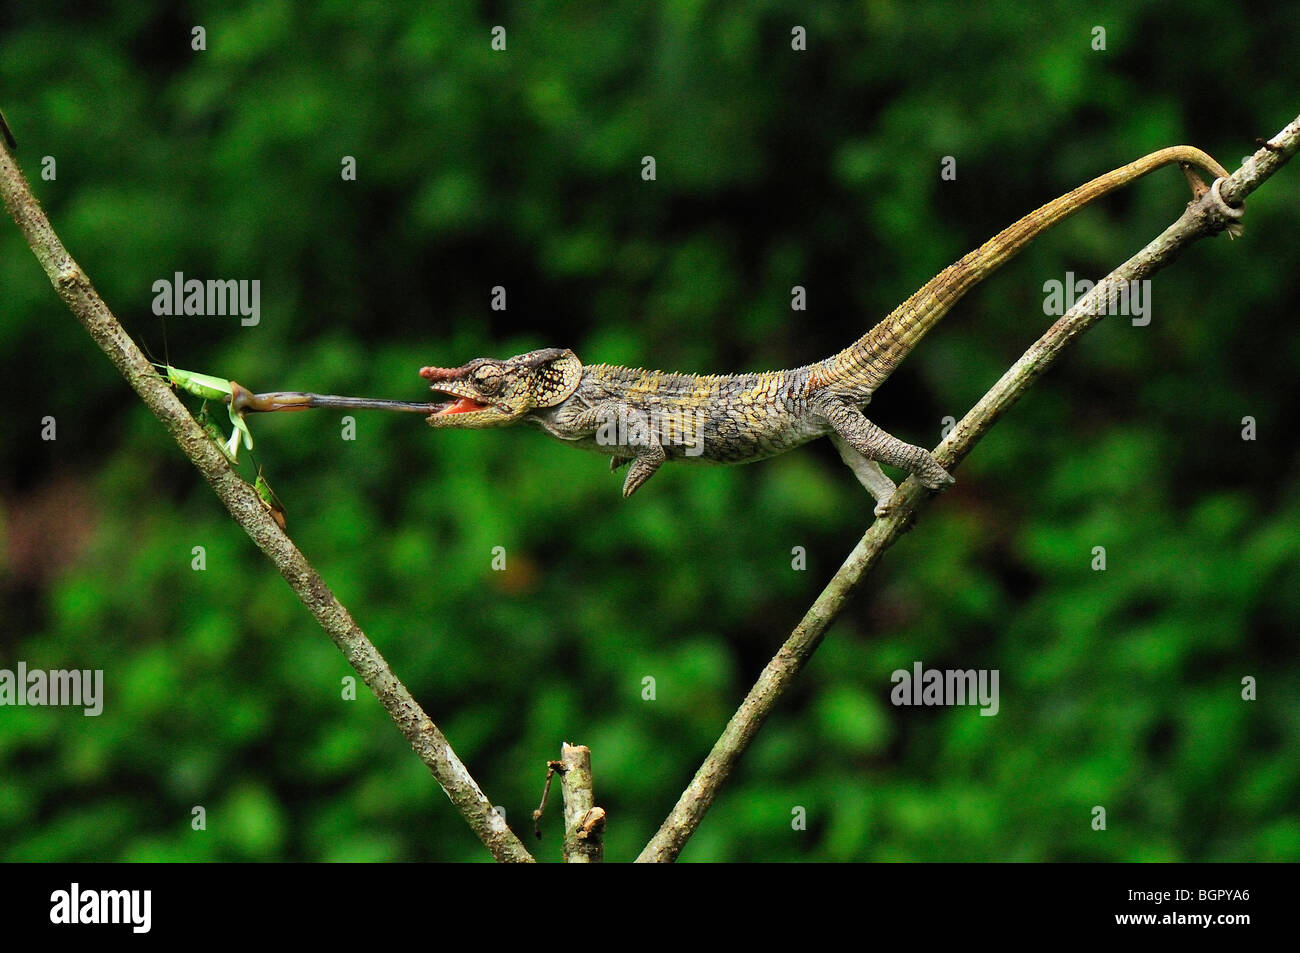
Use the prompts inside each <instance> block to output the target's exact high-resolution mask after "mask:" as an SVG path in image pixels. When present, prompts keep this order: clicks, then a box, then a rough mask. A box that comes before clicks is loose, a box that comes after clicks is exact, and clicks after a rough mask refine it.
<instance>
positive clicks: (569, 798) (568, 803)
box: [560, 741, 605, 864]
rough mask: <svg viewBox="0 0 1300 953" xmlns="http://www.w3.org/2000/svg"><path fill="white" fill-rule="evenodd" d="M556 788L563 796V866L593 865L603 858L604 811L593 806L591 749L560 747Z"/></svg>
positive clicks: (572, 746)
mask: <svg viewBox="0 0 1300 953" xmlns="http://www.w3.org/2000/svg"><path fill="white" fill-rule="evenodd" d="M560 761H561V762H562V763H563V765H564V767H563V768H562V769H560V770H561V771H562V774H561V776H560V788H561V790H562V791H563V793H564V862H565V863H566V864H597V863H600V861H602V860H603V859H604V857H605V848H604V836H603V835H604V832H605V810H604V808H600V807H597V806H596V800H595V794H594V790H593V781H592V776H591V749H590V748H588V747H587V746H586V745H571V744H569V743H568V742H567V741H566V742H565V743H564V744H563V745H562V746H561V747H560Z"/></svg>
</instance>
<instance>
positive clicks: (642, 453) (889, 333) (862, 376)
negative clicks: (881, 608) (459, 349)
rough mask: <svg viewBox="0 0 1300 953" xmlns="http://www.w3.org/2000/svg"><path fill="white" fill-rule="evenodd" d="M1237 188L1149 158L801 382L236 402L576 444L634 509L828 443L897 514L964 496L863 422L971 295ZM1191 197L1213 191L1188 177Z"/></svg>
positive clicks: (1033, 218)
mask: <svg viewBox="0 0 1300 953" xmlns="http://www.w3.org/2000/svg"><path fill="white" fill-rule="evenodd" d="M1173 163H1178V164H1179V165H1180V167H1182V168H1183V170H1184V171H1185V172H1188V170H1189V169H1190V168H1192V167H1197V168H1200V169H1202V170H1204V171H1205V172H1208V173H1210V174H1212V175H1213V177H1214V178H1215V179H1219V178H1222V177H1224V176H1226V175H1227V174H1228V172H1227V170H1226V169H1224V168H1223V167H1222V166H1221V165H1220V164H1219V163H1218V162H1216V161H1215V160H1214V159H1213V158H1211V157H1210V156H1209V155H1207V154H1206V153H1204V152H1202V151H1201V150H1199V149H1196V148H1194V147H1192V146H1173V147H1170V148H1167V149H1162V150H1160V151H1157V152H1153V153H1150V154H1149V155H1146V156H1143V157H1142V158H1140V159H1137V160H1136V161H1134V162H1131V163H1129V164H1128V165H1124V166H1121V167H1119V168H1117V169H1114V170H1112V171H1110V172H1107V173H1105V174H1104V175H1101V176H1099V177H1097V178H1095V179H1092V180H1091V181H1089V182H1087V183H1085V184H1084V185H1081V186H1079V187H1078V188H1076V189H1074V190H1073V191H1071V192H1068V193H1066V194H1065V195H1062V196H1060V197H1059V198H1056V199H1054V200H1053V201H1051V202H1048V203H1047V204H1046V205H1044V206H1042V207H1041V208H1039V209H1037V210H1035V211H1033V212H1030V213H1029V214H1028V215H1025V216H1024V217H1023V218H1021V219H1019V220H1018V221H1016V222H1015V223H1014V224H1012V225H1010V226H1008V227H1007V228H1005V229H1003V230H1002V231H1001V232H999V233H998V234H996V235H995V236H993V237H992V238H991V239H989V240H988V241H986V242H985V243H984V244H983V245H981V246H980V247H979V248H977V249H975V250H974V251H972V252H970V253H969V254H967V255H965V256H964V257H962V258H961V259H959V260H958V261H956V262H954V263H953V264H951V265H949V266H948V267H947V268H945V269H943V270H942V271H940V272H939V273H938V274H937V275H935V276H934V277H933V278H932V279H930V280H929V281H928V282H926V283H925V285H924V286H922V287H921V288H920V289H919V290H918V291H917V292H916V293H915V294H913V295H912V296H911V297H910V298H908V299H907V300H906V301H904V302H903V303H902V304H900V305H899V306H898V307H897V308H895V309H894V310H893V311H892V312H891V313H890V314H889V315H888V316H887V317H885V318H884V319H883V320H882V321H880V322H879V323H878V324H876V325H875V326H874V327H872V328H871V329H870V330H869V331H867V333H866V334H864V335H863V336H862V337H860V338H858V339H857V340H856V341H854V342H853V343H852V344H850V345H849V346H848V347H846V348H845V349H844V350H842V351H840V352H839V353H838V354H835V355H832V356H831V357H828V358H826V359H824V360H821V361H817V362H816V363H814V364H808V365H804V366H802V367H796V368H793V369H790V370H778V371H766V372H761V373H746V374H710V375H700V374H682V373H667V372H663V371H658V370H645V369H643V368H630V367H620V366H616V365H611V364H584V363H583V362H582V361H581V360H580V359H579V358H578V356H577V354H576V353H574V351H572V350H571V349H569V348H560V347H547V348H541V349H539V350H534V351H529V352H527V353H525V354H517V355H515V356H513V357H508V358H504V359H497V358H491V357H479V358H475V359H473V360H471V361H469V362H467V363H465V364H462V365H460V366H459V367H432V366H430V367H423V368H421V369H420V372H419V373H420V376H421V377H422V378H424V379H425V380H426V381H428V382H429V386H430V389H431V390H432V391H434V392H435V394H437V395H439V396H441V397H444V398H447V399H446V400H444V401H441V402H437V403H430V404H417V403H406V402H398V401H366V400H364V399H360V398H343V397H327V396H323V395H315V394H299V393H279V394H263V395H254V394H251V393H250V392H248V391H246V390H244V389H243V388H237V389H236V392H235V397H234V403H236V404H238V405H239V408H238V409H240V410H254V411H256V410H292V409H300V408H305V407H308V406H313V407H329V406H340V407H376V408H380V409H390V410H407V411H419V412H422V413H426V414H427V418H426V419H427V421H428V423H429V425H430V426H432V427H434V428H437V429H460V430H484V429H490V428H495V427H505V426H510V425H512V424H525V425H528V426H531V427H535V428H537V429H540V430H541V431H543V432H544V433H545V434H547V435H549V436H551V437H553V438H555V439H557V440H561V441H563V442H564V443H566V444H568V445H570V446H573V447H578V448H581V449H585V450H591V451H596V452H599V453H602V454H608V455H609V456H610V469H611V471H617V470H618V469H619V468H621V467H623V466H627V467H628V470H627V475H626V477H625V478H624V481H623V496H624V497H625V498H626V497H630V496H631V495H632V494H634V493H636V492H637V490H639V489H640V488H641V487H642V486H644V485H645V482H646V481H647V480H649V479H650V478H651V477H652V476H654V474H655V473H656V472H658V470H659V468H660V467H661V466H663V465H664V464H665V463H668V462H670V461H671V462H674V463H691V464H738V463H750V462H753V461H757V460H763V459H767V458H769V457H773V456H776V455H778V454H781V453H785V452H786V451H788V450H793V449H794V448H796V447H799V446H802V445H803V444H805V443H808V442H809V441H811V440H816V439H818V438H820V437H828V438H829V439H830V440H831V442H832V443H833V444H834V446H835V448H836V449H837V450H838V452H839V455H840V457H841V458H842V459H843V460H844V462H845V463H846V464H847V465H848V467H849V468H850V469H851V470H852V471H853V473H854V474H855V476H856V477H857V478H858V480H859V481H860V482H861V483H862V485H863V486H864V487H865V488H866V490H867V492H868V493H870V494H871V496H872V497H873V498H874V500H875V504H876V505H875V513H876V515H877V516H884V515H887V514H888V513H889V504H890V500H891V498H892V496H893V494H894V491H895V489H896V486H895V484H894V482H893V480H892V479H890V477H889V476H888V475H887V474H886V473H885V472H884V471H883V470H882V469H881V466H880V465H881V464H882V463H883V464H888V465H890V466H893V467H897V468H899V469H901V470H903V471H905V472H907V473H909V474H913V475H915V476H916V477H917V478H918V479H919V480H920V482H921V483H922V484H923V485H924V486H926V487H928V488H929V489H931V490H940V489H943V488H945V487H946V486H948V485H949V484H951V483H953V482H954V480H953V477H952V475H951V474H949V473H948V472H947V471H946V470H945V469H944V468H943V467H942V466H940V465H939V463H938V462H937V461H936V460H935V458H934V457H933V456H932V455H931V453H930V452H929V451H928V450H926V449H924V448H922V447H918V446H914V445H912V444H909V443H906V442H904V441H903V440H900V439H898V438H897V437H894V436H893V435H891V434H889V433H887V432H886V431H885V430H883V429H882V428H881V427H880V426H878V425H877V424H875V423H873V422H872V421H871V420H869V419H868V418H867V416H866V414H865V413H864V412H863V410H864V408H865V407H866V406H867V404H869V403H870V401H871V399H872V397H873V396H874V395H875V392H876V391H877V390H878V389H879V388H880V386H881V385H882V384H883V383H884V382H885V381H886V380H887V379H888V377H889V376H890V374H891V373H893V371H894V369H895V368H897V367H898V365H899V363H900V362H901V361H902V360H903V359H904V358H905V357H906V356H907V355H908V354H909V353H910V352H911V350H912V349H913V348H914V347H915V346H916V345H917V343H918V342H919V341H920V340H921V338H922V337H924V336H925V334H926V333H927V332H928V331H929V330H930V329H931V328H932V327H934V325H935V324H936V323H938V321H939V320H940V319H941V318H942V317H943V316H944V315H945V314H946V313H947V312H948V310H949V309H950V308H952V306H953V305H954V304H956V303H957V302H958V301H959V300H960V299H961V298H962V296H963V295H965V294H966V293H967V292H968V291H969V290H970V289H971V288H972V287H974V286H975V285H977V284H979V283H980V282H981V281H983V280H984V279H985V278H987V277H989V276H990V275H991V274H993V272H995V271H996V270H997V269H998V268H999V267H1001V266H1002V265H1003V264H1005V263H1006V262H1007V261H1009V260H1010V259H1011V258H1012V257H1014V256H1015V255H1016V254H1017V253H1018V252H1020V251H1021V249H1023V248H1024V247H1025V246H1026V245H1027V244H1028V243H1029V242H1031V241H1032V240H1033V239H1034V238H1035V237H1037V236H1038V235H1040V234H1041V233H1042V232H1044V231H1045V230H1047V229H1049V228H1051V227H1052V226H1053V225H1055V224H1057V223H1058V222H1060V221H1062V220H1063V219H1065V218H1066V217H1068V216H1070V215H1072V214H1073V213H1075V212H1077V211H1078V210H1080V209H1082V208H1083V207H1085V206H1086V205H1088V204H1089V203H1091V202H1093V201H1094V200H1096V199H1098V198H1100V197H1101V196H1103V195H1106V194H1107V193H1109V192H1111V191H1114V190H1115V189H1118V188H1120V187H1122V186H1125V185H1128V184H1129V183H1131V182H1133V181H1134V180H1135V179H1138V178H1140V177H1141V176H1144V175H1146V174H1147V173H1149V172H1152V171H1154V170H1156V169H1159V168H1162V167H1163V166H1166V165H1170V164H1173ZM1188 178H1189V181H1191V182H1193V188H1194V189H1195V188H1196V187H1197V185H1200V187H1201V188H1204V186H1203V184H1201V183H1199V180H1196V179H1194V177H1193V176H1192V175H1191V174H1190V173H1189V174H1188Z"/></svg>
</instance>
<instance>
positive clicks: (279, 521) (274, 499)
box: [253, 467, 285, 530]
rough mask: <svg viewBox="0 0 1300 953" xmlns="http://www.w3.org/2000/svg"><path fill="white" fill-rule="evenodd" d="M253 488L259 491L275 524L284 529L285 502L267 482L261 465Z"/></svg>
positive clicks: (260, 497)
mask: <svg viewBox="0 0 1300 953" xmlns="http://www.w3.org/2000/svg"><path fill="white" fill-rule="evenodd" d="M253 489H254V490H256V491H257V495H258V498H259V499H261V501H262V505H263V506H264V507H266V511H267V512H268V513H270V514H271V519H273V520H275V525H276V526H278V527H280V529H282V530H283V529H284V528H285V519H284V504H283V503H281V502H280V498H279V497H278V496H276V495H275V490H273V489H271V484H269V483H267V482H266V477H264V476H262V468H261V467H258V468H257V479H256V480H254V481H253Z"/></svg>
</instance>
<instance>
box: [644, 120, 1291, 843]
mask: <svg viewBox="0 0 1300 953" xmlns="http://www.w3.org/2000/svg"><path fill="white" fill-rule="evenodd" d="M1297 148H1300V117H1297V118H1296V119H1295V120H1293V121H1292V122H1291V123H1290V124H1289V125H1288V126H1287V127H1286V128H1285V129H1283V130H1282V131H1281V132H1280V133H1278V134H1277V135H1276V136H1274V137H1273V138H1272V139H1271V140H1270V141H1269V143H1268V145H1267V146H1265V147H1263V148H1261V149H1260V150H1259V151H1258V152H1256V153H1255V154H1254V155H1253V156H1251V158H1250V159H1248V160H1247V161H1246V162H1245V163H1244V164H1243V165H1242V167H1241V168H1240V169H1238V170H1237V171H1236V172H1234V173H1233V174H1232V175H1231V176H1229V177H1228V178H1227V179H1226V180H1222V181H1221V182H1220V183H1219V189H1218V191H1219V194H1220V195H1221V196H1222V198H1223V200H1224V202H1226V203H1227V206H1231V207H1235V206H1239V205H1240V204H1241V202H1242V200H1244V199H1245V197H1246V196H1247V195H1249V194H1250V193H1251V192H1253V191H1254V190H1255V189H1256V188H1258V186H1259V185H1260V184H1261V183H1262V182H1263V181H1264V180H1266V179H1267V178H1268V177H1269V176H1271V175H1272V174H1273V173H1274V172H1276V171H1277V170H1278V169H1279V168H1281V167H1282V166H1283V165H1284V164H1285V163H1286V162H1287V160H1289V159H1290V158H1291V156H1293V155H1294V154H1295V153H1296V150H1297ZM1235 219H1236V214H1235V213H1234V212H1233V211H1232V209H1231V208H1225V206H1224V205H1222V204H1220V203H1219V202H1218V200H1217V199H1216V198H1215V196H1214V194H1213V191H1208V192H1206V193H1205V194H1203V195H1201V196H1199V197H1198V198H1197V199H1195V200H1194V201H1193V202H1191V203H1190V204H1189V205H1188V207H1187V209H1186V211H1184V213H1183V214H1182V216H1181V217H1180V218H1179V219H1178V221H1176V222H1175V223H1174V224H1173V225H1171V226H1170V227H1169V228H1167V229H1165V231H1164V232H1163V233H1162V234H1161V235H1160V236H1159V237H1158V238H1156V239H1155V240H1154V241H1153V242H1151V243H1150V244H1149V245H1147V246H1146V248H1144V249H1142V251H1141V252H1139V253H1138V254H1136V255H1134V256H1133V257H1132V258H1130V259H1129V260H1128V261H1127V262H1125V263H1124V264H1123V265H1121V266H1120V267H1119V268H1117V269H1116V270H1115V271H1113V272H1111V273H1110V275H1108V276H1107V277H1106V278H1105V279H1104V280H1103V281H1101V282H1099V283H1098V284H1097V286H1096V287H1095V288H1093V289H1092V291H1091V292H1090V293H1089V294H1087V295H1086V296H1084V297H1083V298H1082V299H1081V300H1080V301H1078V302H1077V303H1076V304H1075V306H1074V307H1073V308H1071V309H1070V310H1069V311H1067V312H1066V314H1065V315H1064V316H1063V317H1062V318H1061V319H1060V320H1058V321H1057V322H1056V324H1054V325H1053V326H1052V327H1051V328H1050V329H1049V330H1048V331H1047V333H1046V334H1044V335H1043V336H1042V337H1041V338H1039V340H1038V341H1037V342H1035V343H1034V345H1033V346H1032V347H1030V348H1029V350H1027V351H1026V352H1025V353H1024V355H1023V356H1022V357H1021V358H1020V360H1018V361H1017V362H1016V363H1015V365H1013V366H1012V367H1011V369H1010V370H1008V371H1007V372H1006V373H1005V374H1004V375H1003V376H1002V379H1001V380H999V381H998V382H997V384H995V385H994V386H993V387H992V389H990V390H989V392H988V393H987V394H985V395H984V397H983V398H981V399H980V401H979V403H977V404H976V405H975V406H974V407H973V408H972V409H971V411H970V413H968V414H967V415H966V416H965V417H964V418H963V419H962V420H961V422H960V423H958V424H957V426H956V427H954V428H953V430H952V431H951V432H950V433H949V434H948V436H947V437H946V438H945V439H944V440H943V442H942V443H940V444H939V446H938V448H936V449H935V451H934V456H935V459H937V460H938V461H939V463H940V464H941V465H943V467H944V468H945V469H947V470H949V471H951V470H952V468H953V467H954V466H956V465H957V464H958V463H959V462H960V461H961V460H962V459H963V458H964V457H965V456H966V455H967V454H968V453H970V451H971V449H972V448H973V447H974V446H975V444H976V443H977V442H978V441H979V440H980V438H981V437H983V436H984V434H985V433H987V432H988V430H989V428H990V427H992V426H993V424H994V423H995V422H996V421H997V420H998V418H1000V417H1001V416H1002V414H1004V413H1005V412H1006V411H1007V410H1008V409H1009V408H1010V407H1011V405H1012V404H1014V403H1015V402H1016V401H1017V400H1019V399H1020V397H1021V396H1022V395H1023V394H1024V393H1025V391H1026V390H1028V388H1029V386H1030V385H1031V384H1032V383H1033V382H1034V381H1035V380H1036V379H1037V378H1038V377H1039V375H1041V374H1042V373H1043V372H1044V371H1046V370H1047V368H1048V367H1050V366H1051V365H1052V363H1053V362H1054V361H1055V360H1056V358H1057V356H1058V355H1059V354H1060V353H1061V352H1062V350H1064V348H1065V347H1066V346H1067V345H1068V344H1069V343H1070V342H1071V341H1073V340H1074V339H1075V338H1076V337H1078V336H1079V335H1080V334H1082V333H1083V332H1084V331H1085V330H1087V329H1088V328H1089V327H1091V326H1092V325H1093V324H1095V323H1096V322H1097V321H1098V320H1100V318H1101V317H1102V315H1103V313H1104V311H1105V305H1104V304H1102V303H1101V302H1104V301H1106V300H1109V299H1110V295H1111V294H1112V293H1113V290H1114V289H1117V288H1118V287H1119V286H1120V285H1121V284H1125V283H1127V282H1130V281H1138V280H1141V279H1143V278H1146V277H1148V276H1150V275H1152V274H1154V273H1155V272H1157V271H1159V270H1160V269H1161V268H1163V267H1165V266H1166V265H1168V264H1169V263H1170V262H1172V261H1173V260H1174V259H1175V258H1176V257H1177V256H1178V254H1179V253H1180V252H1182V250H1183V249H1184V248H1186V247H1187V246H1188V245H1190V244H1191V243H1192V242H1194V241H1196V240H1197V239H1199V238H1202V237H1204V236H1206V235H1212V234H1215V233H1216V232H1218V231H1221V230H1223V229H1225V228H1228V227H1230V226H1232V225H1234V224H1235ZM933 495H934V494H933V493H932V492H931V491H929V490H926V489H925V488H924V487H923V486H922V485H921V483H920V481H918V480H917V479H916V477H909V478H908V479H907V480H905V481H904V482H903V483H902V485H901V486H899V488H898V491H897V493H896V494H895V496H894V497H893V498H892V499H891V501H890V508H891V513H890V515H889V516H887V517H883V518H880V519H877V520H876V521H875V522H874V523H872V524H871V528H870V529H868V530H867V532H866V534H865V535H864V536H863V537H862V539H861V540H860V541H859V542H858V544H857V546H855V547H854V549H853V552H851V553H850V554H849V557H848V559H846V560H845V561H844V564H843V565H842V566H840V568H839V570H838V571H837V572H836V573H835V575H834V576H833V577H831V581H830V582H829V583H828V584H827V586H826V588H825V589H824V590H822V593H821V595H819V596H818V597H817V599H816V601H815V602H814V603H813V604H812V607H811V608H810V609H809V610H808V612H807V613H806V614H805V615H804V617H803V620H802V621H801V622H800V623H799V625H798V626H796V627H795V630H794V632H792V633H791V635H790V637H789V638H788V639H787V640H786V642H785V644H784V645H782V646H781V648H780V650H779V651H778V652H777V653H776V655H775V656H774V657H773V659H772V660H771V661H770V662H768V664H767V667H766V668H764V669H763V672H762V674H760V675H759V677H758V681H757V682H755V683H754V687H753V688H751V689H750V690H749V694H748V695H747V696H746V697H745V700H744V701H743V702H742V703H741V705H740V707H739V708H738V709H737V710H736V713H735V714H734V715H732V717H731V720H730V721H729V722H728V723H727V727H726V728H725V729H724V730H723V732H722V735H721V737H720V738H719V739H718V741H717V742H716V743H715V744H714V746H713V750H712V751H710V752H709V755H708V757H707V758H706V759H705V760H704V763H703V764H702V765H701V766H700V768H699V770H698V771H697V772H696V773H695V777H694V778H693V779H692V781H691V783H690V785H689V786H688V787H687V788H686V790H685V791H684V792H683V793H682V796H681V797H680V798H679V799H678V801H677V804H676V806H675V807H674V808H673V810H672V812H671V813H670V814H669V815H668V817H667V819H665V821H664V823H663V825H662V826H661V827H660V828H659V830H658V832H657V833H656V834H655V836H654V837H653V838H651V840H650V843H648V844H647V845H646V847H645V849H644V850H643V851H642V852H641V855H640V856H639V857H638V858H637V861H638V862H671V861H673V860H676V859H677V856H678V854H679V853H680V852H681V850H682V847H683V846H685V844H686V841H687V840H688V839H689V838H690V836H691V835H692V834H693V833H694V832H695V829H696V827H698V826H699V823H700V821H701V820H702V819H703V817H704V814H705V812H706V811H708V809H709V806H710V805H711V804H712V803H713V801H714V799H715V798H716V797H717V795H718V791H719V789H720V788H721V786H722V784H723V783H724V782H725V781H726V780H727V778H728V777H729V776H730V774H731V771H732V769H733V768H734V767H735V765H736V762H737V761H738V760H739V758H740V755H741V754H742V753H743V752H744V750H745V748H746V747H747V746H748V745H749V743H750V741H751V740H752V739H753V738H754V735H755V734H756V733H757V732H758V729H759V728H760V727H761V725H762V724H763V721H764V720H765V719H766V718H767V716H768V714H769V713H770V712H771V711H772V709H773V708H774V707H775V706H776V703H777V701H778V700H779V699H780V697H781V694H782V693H783V692H784V691H785V689H786V687H787V686H788V685H789V684H790V683H791V682H792V681H793V680H794V678H795V676H796V675H798V673H799V671H800V669H801V668H802V667H803V664H804V662H805V661H807V659H808V657H809V656H810V655H812V653H813V651H814V650H815V649H816V648H817V646H818V645H819V644H820V643H821V640H822V637H823V636H824V634H825V632H826V628H827V627H828V626H829V625H830V624H831V622H833V621H834V620H835V617H836V616H838V615H839V613H840V611H841V610H842V609H843V608H844V605H845V603H846V602H847V601H848V599H849V597H850V596H852V594H853V592H854V590H856V589H857V587H858V584H859V583H860V582H861V581H862V579H863V577H865V576H866V574H867V573H868V572H870V571H871V569H872V568H874V567H875V565H876V564H877V563H878V562H879V561H880V558H881V556H883V555H884V553H885V550H887V549H888V548H889V547H890V546H892V545H893V544H894V542H895V541H896V540H898V538H899V537H900V536H902V535H903V533H904V532H905V531H906V530H907V529H909V528H910V527H911V525H912V523H913V522H914V521H915V519H916V515H917V513H918V511H919V510H920V508H921V507H922V506H924V505H925V504H926V503H927V502H928V501H929V499H930V497H931V496H933Z"/></svg>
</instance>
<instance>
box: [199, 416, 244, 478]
mask: <svg viewBox="0 0 1300 953" xmlns="http://www.w3.org/2000/svg"><path fill="white" fill-rule="evenodd" d="M195 420H196V421H198V425H199V426H200V427H202V428H203V432H204V433H205V434H207V435H208V436H209V437H211V438H212V442H213V443H215V444H216V445H217V449H218V450H220V451H221V455H222V456H224V457H225V458H226V459H227V460H229V461H230V463H231V465H232V466H239V461H238V460H237V459H235V457H234V456H233V455H232V454H231V453H230V451H229V450H227V449H226V438H225V435H224V434H222V432H221V428H220V427H218V426H217V425H216V424H215V423H214V422H213V420H212V415H211V414H209V413H208V402H207V401H206V400H205V401H204V402H203V406H202V407H200V408H199V415H198V417H196V418H195Z"/></svg>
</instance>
